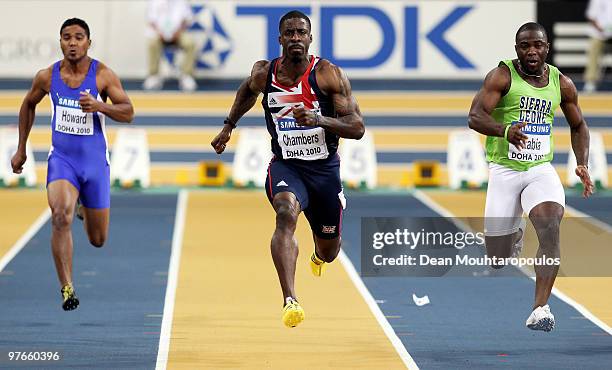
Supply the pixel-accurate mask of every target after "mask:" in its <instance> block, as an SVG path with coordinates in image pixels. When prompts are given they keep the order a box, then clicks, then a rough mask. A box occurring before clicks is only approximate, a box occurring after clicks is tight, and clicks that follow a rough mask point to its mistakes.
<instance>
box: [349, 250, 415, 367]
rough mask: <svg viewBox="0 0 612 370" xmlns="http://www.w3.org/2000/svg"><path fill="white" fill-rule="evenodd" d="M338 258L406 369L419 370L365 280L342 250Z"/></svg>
mask: <svg viewBox="0 0 612 370" xmlns="http://www.w3.org/2000/svg"><path fill="white" fill-rule="evenodd" d="M338 258H339V259H340V263H342V266H343V267H344V270H346V272H347V274H348V276H349V278H351V281H352V282H353V284H355V287H356V288H357V290H358V291H359V293H360V294H361V296H362V297H363V299H364V300H365V302H366V304H367V305H368V307H369V308H370V311H372V314H373V315H374V317H375V318H376V321H378V324H379V325H380V326H381V327H382V329H383V331H384V332H385V334H386V335H387V338H389V341H391V344H392V345H393V347H394V348H395V350H396V351H397V354H398V355H399V356H400V358H401V359H402V361H403V362H404V364H405V365H406V367H407V368H408V369H418V368H419V367H418V366H417V364H416V363H415V362H414V359H413V358H412V356H410V354H409V353H408V351H407V350H406V347H405V346H404V344H403V343H402V341H401V340H400V339H399V337H398V336H397V334H395V331H394V330H393V328H392V327H391V324H389V321H387V318H386V317H385V315H384V314H383V313H382V311H381V310H380V307H378V304H377V303H376V301H375V300H374V297H372V294H370V291H369V290H368V288H367V287H366V286H365V284H364V283H363V280H361V277H360V276H359V274H358V273H357V271H356V270H355V266H353V263H352V262H351V260H350V259H349V258H348V256H347V255H346V254H345V253H344V251H343V250H340V254H339V255H338Z"/></svg>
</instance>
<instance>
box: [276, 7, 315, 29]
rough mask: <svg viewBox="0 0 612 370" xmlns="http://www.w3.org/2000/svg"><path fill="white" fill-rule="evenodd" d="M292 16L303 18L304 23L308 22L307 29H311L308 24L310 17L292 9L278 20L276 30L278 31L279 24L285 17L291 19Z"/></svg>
mask: <svg viewBox="0 0 612 370" xmlns="http://www.w3.org/2000/svg"><path fill="white" fill-rule="evenodd" d="M293 18H301V19H303V20H305V21H306V23H308V30H310V31H312V27H311V25H310V18H308V16H307V15H306V14H304V13H302V12H300V11H299V10H292V11H290V12H289V13H287V14H285V15H283V16H282V17H281V19H280V21H279V22H278V32H280V30H281V25H282V24H283V22H284V21H286V20H287V19H293Z"/></svg>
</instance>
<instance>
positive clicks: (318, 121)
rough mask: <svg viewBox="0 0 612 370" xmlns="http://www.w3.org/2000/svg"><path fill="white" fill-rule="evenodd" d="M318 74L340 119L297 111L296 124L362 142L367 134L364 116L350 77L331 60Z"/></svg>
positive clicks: (322, 62)
mask: <svg viewBox="0 0 612 370" xmlns="http://www.w3.org/2000/svg"><path fill="white" fill-rule="evenodd" d="M315 73H316V74H317V83H318V84H319V88H320V89H321V91H323V92H324V93H325V94H327V95H329V96H330V97H331V99H332V101H333V103H334V109H335V111H336V116H337V117H336V118H334V117H325V116H321V115H319V116H317V115H315V114H314V113H313V112H311V111H310V110H306V109H304V108H294V109H293V117H294V118H295V121H296V122H297V123H298V124H300V125H303V126H319V127H323V128H324V129H326V130H328V131H330V132H333V133H334V134H336V135H338V136H340V137H344V138H347V139H361V138H362V137H363V134H364V132H365V126H364V124H363V117H362V116H361V111H360V110H359V104H357V100H356V99H355V98H354V97H353V93H352V91H351V83H350V82H349V80H348V78H347V77H346V74H344V72H343V71H342V69H341V68H340V67H338V66H336V65H333V64H331V63H330V62H329V61H327V60H322V61H321V62H319V64H318V65H317V70H316V71H315Z"/></svg>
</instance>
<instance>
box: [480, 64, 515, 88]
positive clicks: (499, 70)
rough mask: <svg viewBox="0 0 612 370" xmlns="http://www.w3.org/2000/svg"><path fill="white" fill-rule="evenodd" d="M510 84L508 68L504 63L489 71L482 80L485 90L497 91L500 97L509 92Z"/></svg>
mask: <svg viewBox="0 0 612 370" xmlns="http://www.w3.org/2000/svg"><path fill="white" fill-rule="evenodd" d="M511 84H512V75H511V72H510V68H509V67H508V66H507V65H506V64H505V63H504V62H500V63H499V64H498V65H497V67H495V68H493V69H492V70H490V71H489V73H487V76H486V77H485V80H484V87H485V89H486V90H492V91H499V92H501V93H502V95H505V94H506V93H507V92H508V91H509V90H510V86H511Z"/></svg>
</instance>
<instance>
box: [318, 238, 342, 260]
mask: <svg viewBox="0 0 612 370" xmlns="http://www.w3.org/2000/svg"><path fill="white" fill-rule="evenodd" d="M340 246H341V240H340V238H337V239H330V240H325V239H318V240H317V250H316V253H317V257H319V258H320V259H322V260H323V261H325V262H327V263H330V262H333V261H334V260H335V259H336V257H338V253H340Z"/></svg>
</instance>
